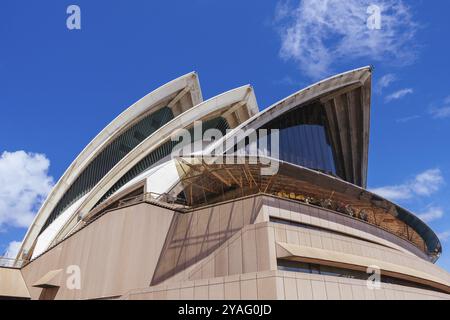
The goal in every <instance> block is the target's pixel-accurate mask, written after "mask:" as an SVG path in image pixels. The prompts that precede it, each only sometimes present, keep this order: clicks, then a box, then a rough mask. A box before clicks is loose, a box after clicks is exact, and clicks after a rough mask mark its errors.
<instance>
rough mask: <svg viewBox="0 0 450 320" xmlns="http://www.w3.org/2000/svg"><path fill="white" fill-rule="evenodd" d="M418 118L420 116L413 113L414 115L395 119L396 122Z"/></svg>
mask: <svg viewBox="0 0 450 320" xmlns="http://www.w3.org/2000/svg"><path fill="white" fill-rule="evenodd" d="M419 118H420V116H419V115H414V116H409V117H404V118H400V119H397V122H398V123H407V122H410V121H412V120H416V119H419Z"/></svg>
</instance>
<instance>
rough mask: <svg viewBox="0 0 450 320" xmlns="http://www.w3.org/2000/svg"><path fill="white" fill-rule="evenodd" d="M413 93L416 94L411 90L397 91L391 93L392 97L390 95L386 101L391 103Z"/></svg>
mask: <svg viewBox="0 0 450 320" xmlns="http://www.w3.org/2000/svg"><path fill="white" fill-rule="evenodd" d="M412 93H414V90H413V89H411V88H405V89H401V90H398V91H395V92H393V93H391V94H390V95H388V96H387V97H386V99H385V100H386V102H391V101H392V100H398V99H401V98H403V97H404V96H406V95H408V94H412Z"/></svg>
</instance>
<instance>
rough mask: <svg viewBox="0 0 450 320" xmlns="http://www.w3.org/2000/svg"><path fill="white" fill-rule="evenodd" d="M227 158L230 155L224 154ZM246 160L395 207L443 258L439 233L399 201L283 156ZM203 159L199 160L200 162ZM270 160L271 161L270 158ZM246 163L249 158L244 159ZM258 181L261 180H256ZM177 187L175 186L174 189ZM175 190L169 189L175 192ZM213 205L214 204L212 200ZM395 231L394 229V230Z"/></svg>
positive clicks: (433, 258) (434, 254)
mask: <svg viewBox="0 0 450 320" xmlns="http://www.w3.org/2000/svg"><path fill="white" fill-rule="evenodd" d="M223 157H224V158H226V157H227V156H223ZM228 157H230V158H231V159H232V160H233V161H230V162H229V163H233V164H236V163H237V165H239V163H241V162H240V161H237V160H234V157H235V155H232V156H228ZM240 157H243V158H246V159H254V160H253V162H252V163H258V161H259V162H260V163H264V164H267V163H271V164H273V163H278V164H279V166H278V168H279V170H278V172H277V173H281V172H283V174H284V175H288V176H300V177H301V180H303V179H307V180H308V181H313V182H314V183H315V184H319V185H322V186H323V185H325V184H327V183H328V185H329V186H330V187H332V188H333V190H336V191H338V192H342V193H345V194H348V195H349V196H352V197H359V198H364V199H367V200H368V201H370V202H372V203H376V204H377V205H378V206H380V207H387V208H395V210H389V211H390V212H391V211H392V212H391V214H392V215H393V216H394V217H396V218H398V219H399V220H400V221H402V222H404V223H405V224H406V225H408V226H410V227H411V228H412V229H414V230H415V231H416V232H417V233H418V234H419V235H420V237H422V239H423V240H424V242H425V244H426V246H427V248H428V250H429V251H428V252H424V251H423V250H421V249H420V248H418V247H416V248H417V249H418V250H421V251H422V252H424V254H426V256H427V257H428V258H429V260H430V261H431V262H433V263H434V262H436V261H437V259H438V258H439V256H440V254H441V252H442V246H441V243H440V240H439V237H438V236H437V235H436V233H435V232H434V231H433V230H432V229H431V228H430V227H429V226H428V225H427V224H426V223H425V222H423V221H422V220H420V219H419V218H418V217H417V216H415V215H414V214H413V213H412V212H410V211H408V210H407V209H405V208H403V207H401V206H399V205H397V204H395V203H394V202H392V201H390V200H388V199H385V198H383V197H381V196H379V195H377V194H375V193H373V192H371V191H370V190H367V189H365V188H362V187H360V186H357V185H354V184H352V183H350V182H348V181H345V180H342V179H339V178H336V177H333V176H330V175H328V174H326V173H322V172H320V171H316V170H313V169H310V168H307V167H304V166H301V165H298V164H294V163H291V162H287V161H283V160H280V159H275V158H271V157H268V156H253V155H246V156H240ZM179 159H184V162H186V161H195V160H196V159H200V160H201V159H203V160H206V161H204V162H206V163H214V162H215V161H217V160H221V161H220V162H219V163H228V162H227V161H226V160H223V159H221V157H219V156H218V157H216V156H208V155H203V156H197V155H192V156H191V157H190V158H189V157H179ZM260 159H265V161H260ZM200 160H199V161H198V162H200ZM269 160H270V161H269ZM249 162H250V161H249ZM242 163H245V160H243V161H242ZM256 180H257V179H256ZM180 181H182V178H180ZM174 190H175V189H174ZM176 192H177V193H178V192H179V190H178V189H176ZM171 193H172V191H170V192H169V194H171ZM172 196H176V195H175V194H172ZM209 204H211V203H209ZM390 233H392V232H390ZM392 234H394V235H395V236H397V237H399V238H400V239H402V240H404V241H408V240H406V239H403V238H402V237H400V236H398V235H396V234H395V233H392Z"/></svg>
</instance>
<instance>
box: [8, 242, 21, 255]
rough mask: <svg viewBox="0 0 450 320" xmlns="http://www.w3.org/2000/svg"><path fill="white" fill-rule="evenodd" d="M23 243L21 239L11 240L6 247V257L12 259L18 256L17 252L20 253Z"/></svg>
mask: <svg viewBox="0 0 450 320" xmlns="http://www.w3.org/2000/svg"><path fill="white" fill-rule="evenodd" d="M21 244H22V242H19V241H11V242H10V243H9V245H8V247H7V248H6V252H5V258H11V259H14V258H16V256H17V254H18V253H19V250H20V245H21Z"/></svg>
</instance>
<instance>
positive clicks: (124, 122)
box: [16, 72, 203, 259]
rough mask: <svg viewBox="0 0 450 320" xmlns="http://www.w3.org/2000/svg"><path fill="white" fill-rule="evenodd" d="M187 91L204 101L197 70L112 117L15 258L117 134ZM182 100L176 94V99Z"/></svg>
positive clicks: (71, 170)
mask: <svg viewBox="0 0 450 320" xmlns="http://www.w3.org/2000/svg"><path fill="white" fill-rule="evenodd" d="M183 90H186V92H184V93H187V92H189V93H190V94H191V98H192V105H193V106H195V105H197V104H198V103H201V102H202V101H203V97H202V93H201V88H200V83H199V79H198V75H197V73H196V72H190V73H188V74H186V75H183V76H181V77H179V78H177V79H174V80H172V81H170V82H168V83H166V84H164V85H162V86H161V87H159V88H157V89H155V90H154V91H152V92H150V93H149V94H147V95H146V96H144V97H143V98H141V99H140V100H138V101H137V102H135V103H134V104H133V105H131V106H130V107H128V108H127V109H126V110H125V111H123V112H122V113H121V114H119V115H118V116H117V117H116V118H115V119H114V120H112V121H111V122H110V123H109V124H108V125H107V126H106V127H105V128H104V129H103V130H102V131H101V132H100V133H99V134H98V135H97V136H96V137H95V138H94V139H93V140H92V141H91V142H90V143H89V144H88V145H87V146H86V147H85V148H84V149H83V151H82V152H81V153H80V154H79V155H78V156H77V158H76V159H75V160H74V161H73V162H72V164H71V165H70V166H69V168H68V169H67V170H66V171H65V173H64V174H63V175H62V176H61V178H60V179H59V180H58V182H57V183H56V184H55V186H54V187H53V189H52V191H51V193H50V194H49V195H48V196H47V199H46V200H45V202H44V203H43V204H42V206H41V208H40V210H39V211H38V214H37V215H36V217H35V218H34V221H33V223H32V224H31V226H30V227H29V228H28V231H27V233H26V234H25V237H24V239H23V241H22V245H21V247H20V250H19V252H18V254H17V257H16V259H19V258H21V257H23V256H24V255H28V252H29V250H30V249H31V248H32V247H33V246H34V244H35V241H36V239H37V237H38V235H39V233H40V231H41V228H42V226H43V225H44V223H45V221H46V220H47V218H48V216H49V215H50V213H51V211H52V210H53V208H54V207H55V206H56V204H57V203H58V201H59V200H60V199H61V197H62V196H63V195H64V194H65V192H66V191H67V190H68V188H69V187H70V186H71V184H72V183H73V182H74V181H75V179H76V178H77V177H78V175H79V174H80V173H81V172H82V171H83V169H84V168H86V166H87V165H88V164H89V163H90V161H92V159H93V158H94V157H95V155H96V154H98V153H99V152H100V151H101V150H102V149H103V148H104V147H105V146H106V145H107V144H108V143H109V142H110V141H111V140H112V139H114V137H116V136H117V135H118V134H119V133H120V132H122V130H123V129H124V128H126V127H127V126H128V125H130V124H131V123H133V122H134V120H135V119H137V118H138V117H140V116H141V115H142V114H144V113H147V112H149V111H150V110H151V109H152V108H154V107H156V106H157V105H158V104H159V103H160V102H161V101H164V99H167V98H169V97H170V96H171V95H174V94H176V93H178V92H180V91H181V92H183ZM176 99H179V98H178V97H177V96H175V97H174V100H176Z"/></svg>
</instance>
